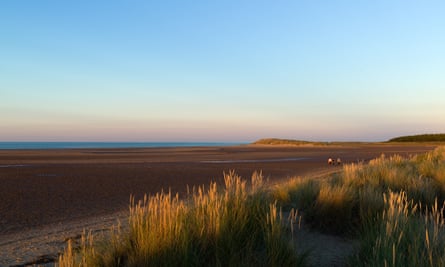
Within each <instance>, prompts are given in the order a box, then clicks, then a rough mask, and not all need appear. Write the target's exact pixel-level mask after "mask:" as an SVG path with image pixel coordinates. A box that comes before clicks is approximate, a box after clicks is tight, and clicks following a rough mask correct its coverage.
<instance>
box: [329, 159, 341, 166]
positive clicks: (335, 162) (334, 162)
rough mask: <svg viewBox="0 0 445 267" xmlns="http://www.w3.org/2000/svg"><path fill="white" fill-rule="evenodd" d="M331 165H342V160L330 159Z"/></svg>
mask: <svg viewBox="0 0 445 267" xmlns="http://www.w3.org/2000/svg"><path fill="white" fill-rule="evenodd" d="M328 164H329V165H341V159H340V158H337V160H334V159H333V158H329V159H328Z"/></svg>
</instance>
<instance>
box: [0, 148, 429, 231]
mask: <svg viewBox="0 0 445 267" xmlns="http://www.w3.org/2000/svg"><path fill="white" fill-rule="evenodd" d="M434 147H435V146H431V145H388V144H384V145H377V144H375V145H346V146H326V147H286V146H253V145H246V146H234V147H191V148H190V147H187V148H144V149H71V150H0V185H1V186H0V214H1V216H0V235H2V234H6V233H14V232H17V231H23V230H26V229H32V228H35V227H38V226H44V225H48V224H52V223H63V222H67V221H70V220H79V219H82V218H88V217H92V216H98V215H106V214H112V213H114V212H117V211H121V210H126V209H127V208H128V203H129V196H130V195H134V196H135V197H136V198H141V197H142V196H143V195H144V194H145V193H148V194H153V193H156V192H159V191H160V190H162V189H164V190H169V189H170V190H172V192H179V193H180V194H185V192H186V190H187V185H188V186H190V187H192V186H196V185H203V184H204V185H207V184H208V183H209V182H210V181H217V182H222V181H223V172H228V171H229V170H235V171H236V172H237V173H238V174H239V175H241V176H242V177H244V178H247V179H248V178H250V176H251V175H252V173H253V172H254V171H257V170H262V172H263V175H264V177H266V178H268V179H269V181H271V182H276V181H279V180H280V179H283V178H288V177H292V176H304V175H306V174H308V173H313V172H316V171H322V170H324V169H326V168H332V166H328V165H327V163H326V162H327V158H328V157H335V158H337V157H340V158H341V159H342V160H343V162H344V163H347V162H355V161H357V160H360V159H371V158H375V157H378V156H379V155H380V154H382V153H385V154H387V155H391V154H402V155H409V154H415V153H421V152H425V151H429V150H432V149H433V148H434Z"/></svg>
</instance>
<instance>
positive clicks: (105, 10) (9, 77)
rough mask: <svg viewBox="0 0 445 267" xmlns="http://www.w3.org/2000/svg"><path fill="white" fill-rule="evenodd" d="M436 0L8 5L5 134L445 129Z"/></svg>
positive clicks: (364, 134) (443, 34) (152, 138)
mask: <svg viewBox="0 0 445 267" xmlns="http://www.w3.org/2000/svg"><path fill="white" fill-rule="evenodd" d="M444 11H445V3H444V2H442V1H428V2H418V1H401V0H400V1H383V0H378V1H280V2H270V1H224V2H222V3H220V2H214V1H185V2H184V1H160V2H158V3H156V2H152V1H75V2H65V1H45V0H43V1H29V2H27V3H26V4H23V3H21V2H19V1H7V2H5V3H1V4H0V33H1V34H0V58H1V60H0V141H95V142H97V141H104V142H107V141H121V142H126V141H127V142H131V141H134V142H173V141H178V142H187V141H188V142H252V141H255V140H257V139H260V138H270V137H276V138H288V139H300V140H308V141H386V140H388V139H389V138H392V137H396V136H402V135H413V134H424V133H445V123H444V122H443V121H444V118H445V75H444V73H445V49H444V47H445V17H444V16H443V14H444Z"/></svg>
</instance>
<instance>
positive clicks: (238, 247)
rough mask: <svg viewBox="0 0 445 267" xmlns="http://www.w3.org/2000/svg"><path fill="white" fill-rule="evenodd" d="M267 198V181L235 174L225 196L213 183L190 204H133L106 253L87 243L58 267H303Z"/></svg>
mask: <svg viewBox="0 0 445 267" xmlns="http://www.w3.org/2000/svg"><path fill="white" fill-rule="evenodd" d="M264 192H265V190H264V188H263V182H262V176H261V175H259V174H254V175H253V176H252V182H251V184H250V185H249V186H248V185H247V183H246V181H243V180H242V179H241V178H240V177H239V176H237V175H236V174H235V173H233V172H231V173H229V174H227V175H225V188H224V189H223V190H220V189H219V188H218V186H217V184H216V183H211V184H210V186H209V187H208V188H207V189H205V188H204V187H199V188H197V189H196V190H192V192H190V193H189V195H188V197H187V198H186V199H180V198H179V196H178V195H172V194H171V193H159V194H156V195H155V196H150V197H148V196H146V197H145V198H144V199H143V200H142V201H139V202H137V203H135V202H134V199H132V200H131V205H130V217H129V230H128V231H127V232H122V231H120V230H118V231H114V233H113V234H112V237H111V240H110V241H109V242H108V243H106V244H105V245H102V246H97V245H96V246H95V245H93V243H94V242H92V237H91V236H90V237H89V238H84V242H82V245H81V248H80V252H79V254H78V255H77V256H76V255H75V253H73V248H72V247H71V246H68V247H67V251H66V252H65V254H64V255H62V256H60V259H59V266H304V264H305V256H304V255H303V254H301V255H300V254H298V253H296V252H295V248H294V247H293V243H292V242H291V234H289V232H288V228H286V227H285V226H284V224H283V221H284V220H283V218H282V214H281V212H280V210H279V208H278V207H277V206H276V204H275V203H273V202H270V201H269V200H268V199H267V198H266V195H265V194H264ZM85 240H86V241H85ZM88 240H89V241H88Z"/></svg>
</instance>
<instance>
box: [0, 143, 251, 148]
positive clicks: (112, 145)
mask: <svg viewBox="0 0 445 267" xmlns="http://www.w3.org/2000/svg"><path fill="white" fill-rule="evenodd" d="M240 144H244V143H227V142H226V143H224V142H0V149H70V148H147V147H192V146H232V145H240Z"/></svg>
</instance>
